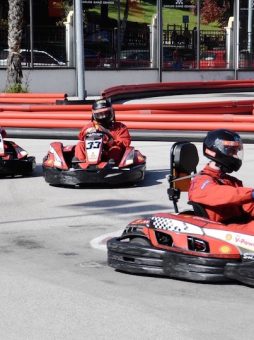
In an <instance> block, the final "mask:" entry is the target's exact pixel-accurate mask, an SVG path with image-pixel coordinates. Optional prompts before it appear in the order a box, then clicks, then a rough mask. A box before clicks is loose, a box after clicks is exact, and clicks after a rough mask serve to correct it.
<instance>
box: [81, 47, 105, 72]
mask: <svg viewBox="0 0 254 340" xmlns="http://www.w3.org/2000/svg"><path fill="white" fill-rule="evenodd" d="M84 58H85V67H88V68H97V67H99V66H101V62H102V59H103V58H102V57H101V55H100V52H97V51H95V50H93V49H91V48H86V47H85V51H84Z"/></svg>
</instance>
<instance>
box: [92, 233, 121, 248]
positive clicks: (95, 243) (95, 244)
mask: <svg viewBox="0 0 254 340" xmlns="http://www.w3.org/2000/svg"><path fill="white" fill-rule="evenodd" d="M122 233H123V230H117V231H114V232H112V233H108V234H104V235H101V236H98V237H96V238H94V239H93V240H91V241H90V246H91V247H92V248H95V249H100V250H103V251H106V250H107V241H108V240H109V239H111V238H112V237H118V236H121V235H122Z"/></svg>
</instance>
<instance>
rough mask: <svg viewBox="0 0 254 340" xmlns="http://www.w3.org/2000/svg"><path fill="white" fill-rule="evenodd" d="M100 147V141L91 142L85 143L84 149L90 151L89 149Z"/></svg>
mask: <svg viewBox="0 0 254 340" xmlns="http://www.w3.org/2000/svg"><path fill="white" fill-rule="evenodd" d="M100 145H101V142H100V141H91V142H87V143H86V149H87V150H91V149H99V147H100Z"/></svg>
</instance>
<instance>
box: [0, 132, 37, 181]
mask: <svg viewBox="0 0 254 340" xmlns="http://www.w3.org/2000/svg"><path fill="white" fill-rule="evenodd" d="M6 137H7V134H6V131H5V129H3V128H0V176H1V177H6V176H12V177H14V176H28V175H30V174H31V173H32V172H33V170H34V168H35V167H36V161H35V157H33V156H28V153H27V152H26V151H25V150H24V149H22V148H21V147H20V146H19V145H17V144H16V143H14V142H12V141H7V140H6V139H5V138H6Z"/></svg>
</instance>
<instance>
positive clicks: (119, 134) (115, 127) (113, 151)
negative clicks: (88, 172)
mask: <svg viewBox="0 0 254 340" xmlns="http://www.w3.org/2000/svg"><path fill="white" fill-rule="evenodd" d="M96 124H97V123H96V122H94V121H93V122H91V123H89V124H87V125H86V126H84V127H83V128H82V130H81V131H80V133H79V135H78V138H79V142H78V144H77V145H76V147H75V157H77V158H78V159H79V160H81V161H85V160H86V152H85V142H84V138H85V136H86V133H87V130H88V129H89V128H95V127H96V128H98V127H99V129H100V126H98V125H96ZM101 129H102V130H105V129H104V128H103V127H101ZM108 131H109V132H110V134H111V136H112V137H113V141H112V142H111V143H110V144H109V145H108V146H107V145H106V152H105V154H104V156H103V158H104V160H109V159H111V158H113V159H114V160H115V162H116V163H117V164H118V163H119V162H120V161H121V159H122V156H123V153H124V151H125V149H126V147H128V146H129V145H130V143H131V137H130V134H129V131H128V129H127V127H126V126H125V125H124V124H123V123H121V122H113V123H112V126H111V127H110V128H109V129H108Z"/></svg>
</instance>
